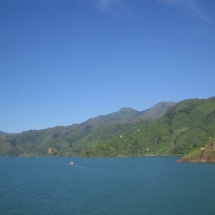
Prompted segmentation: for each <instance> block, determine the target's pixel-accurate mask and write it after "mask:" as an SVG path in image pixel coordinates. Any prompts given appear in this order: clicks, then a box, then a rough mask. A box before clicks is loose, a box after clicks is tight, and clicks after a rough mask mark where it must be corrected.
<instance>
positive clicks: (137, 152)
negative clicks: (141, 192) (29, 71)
mask: <svg viewBox="0 0 215 215" xmlns="http://www.w3.org/2000/svg"><path fill="white" fill-rule="evenodd" d="M214 128H215V97H212V98H209V99H188V100H184V101H181V102H178V103H174V102H160V103H158V104H156V105H155V106H153V107H152V108H149V109H147V110H144V111H136V110H134V109H132V108H122V109H120V110H119V111H117V112H114V113H110V114H107V115H101V116H97V117H95V118H91V119H89V120H87V121H85V122H83V123H81V124H74V125H71V126H57V127H54V128H48V129H43V130H32V131H26V132H22V133H20V134H13V135H8V134H1V135H0V156H81V157H115V156H151V155H153V156H154V155H157V156H160V155H185V157H183V158H182V159H180V161H193V162H215V129H214Z"/></svg>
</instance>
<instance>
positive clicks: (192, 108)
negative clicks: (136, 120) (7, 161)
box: [82, 97, 215, 156]
mask: <svg viewBox="0 0 215 215" xmlns="http://www.w3.org/2000/svg"><path fill="white" fill-rule="evenodd" d="M214 136H215V97H213V98H210V99H207V100H205V99H202V100H201V99H192V100H186V101H182V102H179V103H178V104H176V105H175V106H173V107H172V108H170V109H169V110H168V111H167V112H166V113H165V114H164V115H163V116H162V117H161V118H160V119H159V120H158V121H156V122H154V123H151V124H144V125H139V126H136V127H135V128H133V129H131V130H130V131H128V132H121V134H120V135H118V136H116V137H114V138H112V139H108V140H106V141H105V142H102V143H97V144H94V145H91V146H90V147H88V148H87V149H86V150H83V151H82V155H83V156H139V155H176V154H177V155H179V154H186V153H189V152H192V151H193V150H195V149H199V148H201V147H204V146H205V144H207V143H208V141H209V140H210V138H212V137H214Z"/></svg>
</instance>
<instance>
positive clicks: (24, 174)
mask: <svg viewBox="0 0 215 215" xmlns="http://www.w3.org/2000/svg"><path fill="white" fill-rule="evenodd" d="M177 159H178V158H177V157H137V158H92V159H91V158H90V159H83V158H82V159H81V158H71V157H47V158H45V157H40V158H0V214H1V215H33V214H35V215H42V214H44V215H47V214H48V215H67V214H72V215H73V214H74V215H80V214H92V215H106V214H108V215H114V214H117V215H120V214H122V215H136V214H137V215H140V214H143V215H148V214H152V215H168V214H169V215H177V214H178V215H192V214H193V215H198V214H199V215H213V214H215V165H213V164H197V163H177V162H176V160H177ZM70 161H73V162H74V166H70V165H69V162H70Z"/></svg>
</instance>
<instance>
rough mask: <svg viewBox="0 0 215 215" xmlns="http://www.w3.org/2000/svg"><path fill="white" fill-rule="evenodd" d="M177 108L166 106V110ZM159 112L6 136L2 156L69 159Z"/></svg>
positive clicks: (127, 111) (126, 112) (123, 112)
mask: <svg viewBox="0 0 215 215" xmlns="http://www.w3.org/2000/svg"><path fill="white" fill-rule="evenodd" d="M174 104H175V103H174V102H172V103H167V104H166V106H165V108H166V109H167V108H168V107H170V106H172V105H174ZM157 108H158V109H159V107H158V106H156V107H154V106H153V107H152V108H151V109H152V110H151V111H152V112H153V110H156V111H155V112H156V114H157V112H159V114H158V115H156V116H153V117H152V115H151V113H150V112H149V113H150V114H149V115H147V112H145V111H136V110H134V109H132V108H121V109H120V110H119V111H116V112H113V113H110V114H107V115H100V116H97V117H94V118H90V119H88V120H86V121H85V122H83V123H80V124H73V125H70V126H56V127H53V128H47V129H41V130H30V131H23V132H21V133H18V134H15V135H4V136H2V137H1V138H0V156H8V155H10V156H20V155H22V156H27V155H28V156H32V155H39V156H42V155H68V152H69V153H70V154H73V155H76V153H77V152H79V151H81V150H82V149H83V147H86V146H87V145H90V144H92V143H93V142H95V141H96V142H100V141H103V140H104V139H106V138H110V137H111V136H114V135H117V134H118V133H119V132H121V130H124V131H125V130H127V129H130V128H131V127H134V126H136V125H137V124H140V123H148V122H149V121H154V120H155V118H158V117H160V116H161V115H162V114H163V112H164V111H165V108H164V109H162V110H159V111H158V110H157ZM149 110H150V109H149ZM149 110H148V111H149ZM144 116H145V118H146V119H145V118H144ZM92 138H94V139H92ZM49 149H51V150H49Z"/></svg>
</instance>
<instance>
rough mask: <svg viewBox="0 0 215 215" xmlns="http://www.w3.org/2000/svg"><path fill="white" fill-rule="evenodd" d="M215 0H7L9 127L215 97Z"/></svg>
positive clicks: (1, 91)
mask: <svg viewBox="0 0 215 215" xmlns="http://www.w3.org/2000/svg"><path fill="white" fill-rule="evenodd" d="M214 11H215V1H214V0H0V131H5V132H21V131H25V130H30V129H43V128H47V127H54V126H56V125H71V124H74V123H81V122H83V121H86V120H87V119H89V118H91V117H95V116H98V115H102V114H108V113H111V112H114V111H117V110H119V109H120V108H121V107H132V108H134V109H136V110H145V109H147V108H150V107H152V106H153V105H155V104H156V103H158V102H160V101H175V102H178V101H181V100H184V99H188V98H208V97H211V96H215V12H214Z"/></svg>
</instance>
